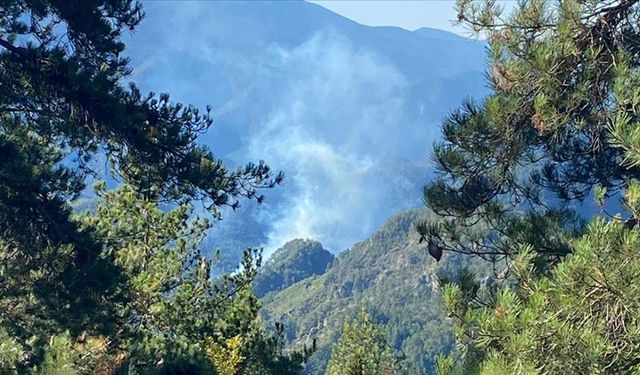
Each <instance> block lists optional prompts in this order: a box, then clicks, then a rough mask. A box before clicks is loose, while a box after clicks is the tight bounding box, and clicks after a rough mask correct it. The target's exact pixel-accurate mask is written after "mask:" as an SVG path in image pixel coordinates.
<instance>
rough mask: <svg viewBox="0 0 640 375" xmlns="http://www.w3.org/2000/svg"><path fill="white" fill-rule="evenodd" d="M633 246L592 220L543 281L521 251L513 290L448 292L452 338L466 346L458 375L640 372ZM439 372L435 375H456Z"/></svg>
mask: <svg viewBox="0 0 640 375" xmlns="http://www.w3.org/2000/svg"><path fill="white" fill-rule="evenodd" d="M639 241H640V237H639V234H638V231H637V230H629V229H625V228H624V227H623V225H622V224H621V223H620V222H616V221H612V222H606V221H604V220H602V219H598V220H596V221H594V222H593V223H592V224H590V225H589V227H588V231H587V233H586V234H585V235H584V236H582V237H580V238H579V239H577V240H576V241H575V243H574V252H573V253H572V254H571V255H570V256H568V257H567V259H566V260H565V261H563V262H562V263H560V264H559V265H558V266H557V267H555V268H554V270H553V272H552V274H551V275H550V276H549V277H537V276H536V275H535V274H534V273H533V272H532V269H533V266H532V264H531V260H532V256H531V251H532V249H531V248H527V249H523V250H522V252H521V255H520V256H519V258H518V259H517V261H516V262H515V264H514V271H515V284H513V285H501V286H499V287H496V288H495V289H494V293H490V294H491V295H492V296H493V298H486V293H485V296H484V297H483V296H482V292H481V291H479V290H478V289H477V288H476V289H473V288H469V284H468V283H467V284H466V285H465V283H451V284H449V285H447V287H446V288H445V294H446V295H447V302H448V303H447V304H448V307H449V309H450V313H451V316H453V317H454V319H456V320H459V323H460V329H459V330H458V339H459V340H460V341H461V342H464V343H467V345H468V346H467V347H466V348H465V352H464V353H465V357H464V358H463V359H464V362H463V364H462V365H461V366H463V367H462V368H461V369H458V371H462V372H461V373H465V374H470V373H481V374H515V373H523V374H544V373H547V374H560V373H564V374H566V373H574V374H585V373H615V374H621V373H637V372H638V371H640V364H639V363H638V360H637V353H638V350H640V327H639V326H638V314H639V313H640V285H639V284H638V282H637V280H638V277H640V255H639V254H638V252H637V251H636V250H637V248H638V245H639ZM474 301H476V302H474ZM480 301H482V304H481V303H479V302H480ZM448 361H449V362H448V363H451V360H450V359H449V360H448ZM440 366H441V368H439V373H440V374H453V373H455V372H452V367H449V368H448V369H445V368H444V367H445V366H444V363H442V364H441V365H440ZM459 373H460V372H459Z"/></svg>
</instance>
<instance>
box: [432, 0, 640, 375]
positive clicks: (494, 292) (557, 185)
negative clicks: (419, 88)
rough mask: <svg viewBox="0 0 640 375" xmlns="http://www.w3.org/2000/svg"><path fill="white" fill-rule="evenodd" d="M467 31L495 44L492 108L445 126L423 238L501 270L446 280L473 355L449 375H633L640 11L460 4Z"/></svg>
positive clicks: (447, 359) (446, 364)
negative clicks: (594, 208)
mask: <svg viewBox="0 0 640 375" xmlns="http://www.w3.org/2000/svg"><path fill="white" fill-rule="evenodd" d="M458 18H459V20H460V21H461V22H463V23H464V24H466V25H467V26H469V27H470V28H471V30H472V31H474V32H477V33H480V34H482V35H484V36H486V37H488V40H489V57H490V69H489V72H488V74H487V75H488V77H489V80H490V84H491V88H492V93H491V95H489V96H488V97H487V98H486V99H484V100H483V101H482V102H481V103H480V104H476V103H473V102H470V101H468V102H466V103H465V104H464V105H463V106H462V108H461V109H460V110H457V111H455V112H453V113H452V115H451V116H450V117H449V118H448V119H447V120H446V121H445V123H444V125H443V132H444V136H445V137H444V141H443V142H442V143H439V144H437V145H436V146H435V147H434V158H435V160H436V163H437V166H438V169H439V170H440V172H441V175H440V178H438V179H437V180H436V181H435V182H434V183H432V184H431V185H430V186H427V187H425V190H424V197H425V200H426V202H427V203H428V205H429V206H430V207H431V208H432V209H433V210H434V211H435V212H436V213H438V214H439V215H440V216H441V217H440V219H439V220H434V221H432V222H429V223H424V224H423V226H422V227H421V231H422V233H423V235H424V239H425V240H427V241H429V244H430V246H432V247H436V248H438V249H439V250H440V251H442V250H449V251H456V252H462V253H467V254H474V255H479V256H481V257H483V258H485V259H487V260H490V261H492V262H494V264H501V266H500V267H497V269H498V270H503V271H502V272H500V273H499V275H496V277H495V278H493V279H483V280H477V279H476V278H475V276H474V275H473V274H472V273H470V272H468V271H462V272H461V273H460V274H459V275H458V277H457V279H456V280H443V285H444V292H443V293H444V297H445V301H446V305H447V308H448V311H449V314H450V316H451V317H452V318H453V320H454V321H455V322H456V323H457V324H456V328H455V333H456V336H457V338H458V342H459V344H460V349H461V350H460V351H458V352H457V353H454V354H452V355H450V356H443V357H440V358H438V361H437V371H438V373H440V374H473V373H481V374H538V373H540V374H545V373H615V374H622V373H637V372H638V371H639V370H640V367H639V365H640V363H639V362H638V360H637V352H638V345H639V342H640V335H639V334H638V333H639V332H640V331H638V327H637V326H638V319H637V316H638V308H639V307H640V305H638V301H639V300H638V297H639V294H638V287H639V284H638V281H637V280H638V276H639V275H638V272H639V270H640V268H639V267H638V265H639V264H640V263H639V262H638V259H635V258H636V253H637V252H636V251H635V249H636V248H637V245H638V243H637V241H638V227H637V222H638V218H639V214H640V210H639V208H640V206H639V204H638V202H639V198H638V197H639V194H640V183H639V182H638V173H639V172H640V169H638V167H639V166H640V153H639V152H640V137H638V132H637V127H638V124H637V122H638V113H640V112H639V110H640V107H639V105H640V99H638V98H640V85H639V84H638V83H639V82H638V79H639V77H640V75H639V72H640V54H638V51H640V48H639V47H640V43H639V41H640V35H639V33H640V30H639V29H638V27H637V25H638V21H639V20H640V2H638V1H635V0H621V1H591V0H588V1H573V0H567V1H559V2H555V3H552V2H550V1H544V0H531V1H525V2H521V3H519V4H518V6H517V7H516V9H515V10H514V11H513V12H512V13H511V14H509V15H505V14H504V13H503V12H502V10H501V9H500V6H499V5H498V4H497V3H496V2H494V1H484V2H472V1H469V0H460V1H458ZM591 196H593V197H594V198H595V200H596V202H597V203H598V204H599V205H600V208H601V210H600V212H599V213H595V215H594V217H592V218H589V217H587V216H588V215H586V213H587V212H585V210H580V208H581V206H584V205H586V204H588V203H589V201H588V198H590V197H591ZM621 196H622V197H624V199H623V200H622V208H623V210H622V211H621V212H613V213H612V212H609V211H610V210H611V208H610V207H611V204H607V203H608V202H611V201H612V200H613V199H612V198H619V197H621ZM578 214H579V215H578Z"/></svg>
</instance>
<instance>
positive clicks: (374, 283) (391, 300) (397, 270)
mask: <svg viewBox="0 0 640 375" xmlns="http://www.w3.org/2000/svg"><path fill="white" fill-rule="evenodd" d="M428 215H429V214H428V211H427V210H424V209H423V210H414V211H408V212H404V213H401V214H397V215H394V216H393V217H392V218H390V219H389V220H388V221H387V222H386V223H385V224H384V225H383V226H382V227H381V228H379V229H378V231H376V232H375V233H374V234H373V235H372V236H371V237H370V238H369V239H367V240H365V241H362V242H360V243H358V244H356V245H354V246H353V247H352V248H351V249H350V250H346V251H344V252H342V253H341V254H340V255H339V256H338V258H337V262H335V264H334V265H333V267H331V268H330V269H329V270H328V271H327V272H326V273H324V274H323V275H320V276H314V277H310V278H307V279H304V280H302V281H300V282H298V283H296V284H294V285H292V286H290V287H288V288H286V289H284V290H282V291H280V292H277V293H272V294H269V295H267V296H266V297H265V298H264V299H263V303H264V305H263V309H262V312H261V314H262V316H263V319H264V321H265V323H266V324H267V325H270V324H272V323H273V322H280V323H283V324H284V326H285V333H286V335H285V337H286V338H287V340H289V341H290V342H292V343H293V344H296V345H298V346H299V345H302V344H307V345H310V343H311V342H312V340H313V339H314V338H315V339H317V340H318V350H317V352H316V353H315V354H313V356H312V357H311V359H310V362H309V364H308V365H307V368H306V372H308V373H311V374H322V373H324V372H323V371H324V369H325V367H326V365H327V363H328V361H329V356H330V353H331V347H332V344H333V343H335V342H336V340H337V339H338V337H339V335H340V333H341V330H342V327H343V325H344V324H345V323H347V322H349V321H351V319H353V318H355V317H357V316H358V314H359V313H360V311H361V309H364V310H365V311H367V312H368V313H369V314H370V315H371V317H372V320H373V321H375V322H377V323H382V324H384V325H385V327H386V328H385V329H386V330H388V332H389V342H390V344H391V347H392V348H394V349H395V350H396V351H398V352H399V353H403V354H404V355H405V356H406V360H405V362H406V364H407V365H408V366H410V368H411V369H412V371H413V372H412V373H432V372H433V370H434V362H433V361H434V358H435V356H436V355H437V354H438V353H443V352H445V353H446V352H449V351H450V350H451V349H452V348H453V335H452V332H451V328H452V327H451V325H450V323H449V322H448V321H447V319H446V317H445V314H444V310H443V305H442V301H441V299H440V297H439V293H438V290H437V288H438V278H439V277H441V276H446V275H453V274H454V273H455V271H456V270H458V269H460V267H462V266H463V265H466V266H471V263H470V260H469V259H464V258H461V257H452V256H449V257H447V258H446V259H445V260H443V261H442V262H440V263H437V262H436V261H435V260H434V259H433V258H432V257H431V256H430V255H429V253H428V250H427V248H426V246H425V245H424V244H419V235H418V234H417V232H416V230H415V227H414V223H415V222H416V221H419V220H422V219H424V218H425V217H426V216H428ZM294 347H295V345H294Z"/></svg>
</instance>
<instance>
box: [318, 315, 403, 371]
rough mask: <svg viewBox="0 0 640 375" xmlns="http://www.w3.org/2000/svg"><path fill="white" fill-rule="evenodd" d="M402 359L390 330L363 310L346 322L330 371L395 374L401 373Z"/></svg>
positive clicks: (331, 361)
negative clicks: (389, 337)
mask: <svg viewBox="0 0 640 375" xmlns="http://www.w3.org/2000/svg"><path fill="white" fill-rule="evenodd" d="M398 362H399V358H397V357H396V356H395V354H394V353H393V350H392V349H391V347H390V346H389V343H388V340H387V334H386V332H384V330H383V329H382V327H379V326H377V325H376V324H374V323H373V322H372V321H371V317H370V316H369V315H368V314H367V313H365V312H364V311H362V312H361V313H360V316H359V318H358V319H357V320H354V321H353V322H351V323H347V324H345V326H344V329H343V330H342V336H341V337H340V340H338V342H337V343H336V345H335V346H334V347H333V350H332V352H331V360H330V361H329V365H328V367H327V372H326V374H327V375H392V374H397V373H398V370H399V368H400V366H399V364H398Z"/></svg>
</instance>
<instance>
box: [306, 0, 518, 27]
mask: <svg viewBox="0 0 640 375" xmlns="http://www.w3.org/2000/svg"><path fill="white" fill-rule="evenodd" d="M308 1H309V2H312V3H315V4H318V5H321V6H323V7H325V8H327V9H329V10H331V11H333V12H335V13H338V14H340V15H342V16H344V17H347V18H349V19H351V20H353V21H356V22H358V23H361V24H363V25H368V26H397V27H401V28H403V29H407V30H416V29H419V28H421V27H431V28H435V29H441V30H447V31H451V32H454V33H456V34H459V35H462V36H469V32H468V31H467V30H466V29H465V28H464V27H463V26H461V25H454V24H453V23H454V20H455V19H456V11H455V9H454V7H455V1H454V0H308ZM515 2H516V1H515V0H513V1H509V0H507V1H499V3H502V4H503V5H504V6H505V8H509V7H510V6H513V5H514V4H515Z"/></svg>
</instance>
